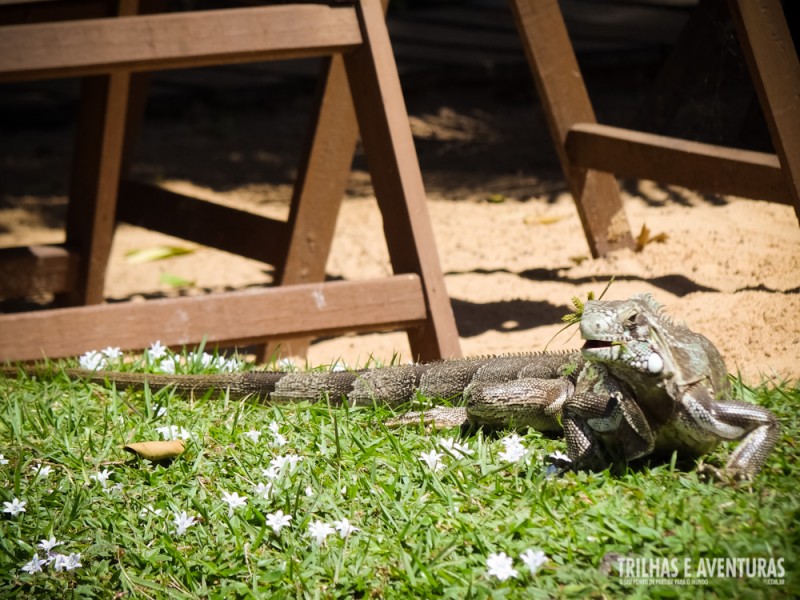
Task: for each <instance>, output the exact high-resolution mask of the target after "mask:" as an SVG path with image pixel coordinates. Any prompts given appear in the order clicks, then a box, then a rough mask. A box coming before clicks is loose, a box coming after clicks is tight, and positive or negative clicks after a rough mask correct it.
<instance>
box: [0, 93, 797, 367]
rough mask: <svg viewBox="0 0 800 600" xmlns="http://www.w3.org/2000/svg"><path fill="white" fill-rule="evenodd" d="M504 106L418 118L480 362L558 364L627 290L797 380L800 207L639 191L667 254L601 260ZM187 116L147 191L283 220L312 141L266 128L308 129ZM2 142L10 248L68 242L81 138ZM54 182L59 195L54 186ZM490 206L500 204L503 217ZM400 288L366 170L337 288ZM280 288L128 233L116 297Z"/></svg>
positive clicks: (123, 234)
mask: <svg viewBox="0 0 800 600" xmlns="http://www.w3.org/2000/svg"><path fill="white" fill-rule="evenodd" d="M504 102H505V104H503V103H502V102H501V103H499V104H498V103H497V102H496V98H491V97H490V98H484V99H483V100H480V101H476V102H475V103H474V104H471V105H467V106H456V107H455V108H453V107H447V106H442V103H441V102H440V101H439V100H438V99H436V101H435V102H434V101H433V100H431V101H430V102H429V103H427V104H426V101H425V99H422V100H419V101H412V103H411V104H412V106H411V109H412V110H411V112H412V130H413V131H414V134H415V139H416V142H417V146H418V150H419V152H420V162H421V165H422V170H423V174H424V177H425V182H426V188H427V190H428V195H429V200H430V201H429V211H430V215H431V219H432V222H433V226H434V230H435V235H436V239H437V243H438V248H439V253H440V257H441V262H442V266H443V269H444V271H445V273H446V285H447V289H448V292H449V294H450V297H451V298H452V303H453V309H454V311H455V316H456V320H457V323H458V328H459V333H460V335H461V344H462V349H463V351H464V353H465V354H488V353H503V352H518V351H524V350H531V349H541V348H543V347H544V346H545V344H547V343H548V341H550V340H551V338H552V337H553V335H554V334H555V333H556V331H557V330H558V329H559V328H560V325H559V319H560V317H561V316H562V315H563V314H565V313H567V312H569V311H570V298H571V297H572V296H580V297H584V298H585V297H586V294H587V293H588V292H589V291H592V290H593V291H595V292H600V291H601V290H602V289H603V287H604V286H605V282H606V281H607V280H608V278H610V277H611V276H614V277H616V281H615V283H614V284H613V285H612V286H611V289H610V290H609V292H608V294H607V298H609V299H620V298H625V297H628V296H630V295H632V294H636V293H642V292H649V293H652V294H653V295H654V296H655V298H656V299H657V300H659V301H660V302H662V303H663V304H665V305H666V308H667V310H668V312H669V313H670V314H671V315H673V316H674V317H675V318H676V319H678V320H682V321H686V322H687V323H688V324H689V326H690V327H691V328H692V329H694V330H696V331H699V332H701V333H703V334H705V335H706V336H708V337H709V338H710V339H711V340H712V341H713V342H714V343H715V344H716V345H717V346H718V348H719V349H720V350H721V352H722V353H723V355H724V357H725V359H726V361H727V365H728V367H729V369H730V370H731V371H733V372H737V371H738V372H740V373H741V374H742V375H743V376H744V377H745V379H746V380H747V381H749V382H752V383H755V382H758V381H760V380H761V379H762V378H765V377H767V378H772V379H777V380H787V379H788V380H798V379H800V319H799V318H798V315H800V227H798V221H797V219H796V217H795V215H794V211H793V210H792V208H790V207H788V206H784V205H777V204H769V203H765V202H757V201H751V200H746V199H740V198H731V197H726V198H719V197H707V196H701V195H698V194H696V193H693V192H690V191H687V190H683V189H680V188H674V187H663V186H658V185H656V184H653V183H651V182H646V181H643V182H635V183H626V185H625V186H624V188H625V192H624V201H625V208H626V211H627V214H628V218H629V220H630V222H631V226H632V229H633V231H634V233H638V232H639V230H640V229H641V227H642V226H643V225H646V226H647V227H648V228H649V229H650V230H651V232H652V233H654V234H658V233H664V234H666V240H665V241H664V242H662V243H653V244H649V245H647V246H646V247H645V248H644V250H643V251H642V252H638V253H636V252H631V251H623V252H617V253H614V254H612V255H610V256H608V257H605V258H601V259H591V258H590V256H589V251H588V247H587V244H586V241H585V239H584V237H583V232H582V230H581V227H580V223H579V220H578V216H577V212H576V210H575V208H574V205H573V204H572V200H571V198H570V197H569V195H568V194H567V193H566V192H565V191H564V183H563V181H562V180H561V179H560V176H559V173H558V171H557V169H556V168H555V164H554V162H553V160H552V155H553V152H552V146H550V144H549V140H548V138H547V136H546V133H545V131H544V125H543V121H542V120H541V117H540V115H537V114H536V111H535V110H531V109H530V105H529V104H528V103H527V100H526V99H524V98H523V99H522V100H521V101H516V100H515V99H514V98H512V99H511V100H508V99H507V98H506V99H505V100H504ZM300 106H301V107H303V106H306V105H304V104H303V103H302V102H300ZM189 114H190V116H189V117H187V118H184V119H182V120H177V121H171V122H169V123H167V124H164V123H161V124H160V125H158V124H157V125H158V126H156V127H154V128H149V129H146V130H145V132H144V140H143V144H142V147H143V151H142V152H141V156H142V157H144V158H141V159H140V160H139V161H137V163H136V165H135V167H134V175H135V176H137V177H139V178H140V179H149V180H151V181H158V182H159V183H160V184H161V185H164V186H165V187H168V188H170V189H173V190H175V191H180V192H184V193H191V194H194V195H196V196H199V197H203V198H207V199H209V200H212V201H216V202H221V203H225V204H229V205H232V206H237V207H240V208H244V209H246V210H251V211H253V212H256V213H260V214H264V215H269V216H275V217H283V216H285V215H286V214H287V212H288V209H287V203H286V200H287V198H288V195H289V190H290V187H289V185H290V181H291V176H292V174H293V171H292V168H293V165H291V164H285V163H283V162H281V159H279V158H276V157H277V156H278V155H279V154H281V153H283V151H285V150H287V147H284V146H288V150H290V151H294V150H296V145H295V146H292V145H291V144H289V143H288V142H286V141H285V140H288V139H290V138H291V139H292V140H294V139H297V138H298V137H299V136H297V135H293V136H282V135H278V136H274V137H268V138H267V137H264V136H263V135H261V133H260V132H261V131H262V126H263V127H266V125H276V123H277V124H278V127H279V128H280V126H281V125H282V126H285V127H287V128H292V127H294V124H293V123H294V122H293V121H292V120H291V119H290V118H288V117H287V116H286V115H283V114H280V112H279V111H278V112H277V113H275V114H273V115H272V117H271V119H272V120H271V121H270V123H261V122H259V121H256V122H255V124H253V123H252V121H251V120H248V121H247V122H248V123H249V124H248V125H247V127H238V126H237V124H236V122H235V121H234V122H233V124H231V122H229V121H224V120H222V121H220V119H218V118H216V117H214V116H213V115H212V116H211V117H209V116H208V115H206V114H200V115H199V116H198V115H197V114H194V113H189ZM245 116H248V115H245ZM248 117H249V116H248ZM259 118H260V117H259ZM241 119H242V122H244V116H242V117H241ZM198 123H200V125H198ZM208 123H211V125H208ZM292 131H294V130H292ZM5 137H6V139H7V141H8V144H7V145H5V150H2V149H0V160H2V165H3V168H4V169H8V170H9V171H10V172H11V173H12V179H7V180H6V181H5V183H4V184H3V186H2V192H3V193H2V201H1V202H0V209H1V210H0V247H2V246H14V245H21V244H30V243H50V242H59V241H62V240H63V232H62V231H61V229H60V227H61V224H62V221H63V215H64V209H65V205H66V198H65V193H64V189H65V187H66V186H65V185H64V180H65V173H66V171H67V169H65V168H64V167H63V166H58V165H63V163H64V162H65V161H64V160H63V159H64V157H65V156H66V155H67V154H68V150H69V142H68V139H69V131H68V129H55V130H52V131H51V130H48V131H43V132H39V134H38V135H36V136H33V137H32V136H30V135H29V134H27V133H25V132H19V133H15V132H12V133H9V134H7V135H6V136H5ZM531 140H535V141H534V142H532V141H531ZM62 148H66V150H62ZM192 152H194V154H192ZM290 153H291V152H290ZM164 165H167V166H166V167H165V166H164ZM170 165H172V166H170ZM43 172H44V173H48V177H52V179H54V180H55V182H56V183H55V184H52V185H51V184H49V183H48V177H42V175H41V173H43ZM254 172H257V173H258V177H255V176H253V173H254ZM267 172H270V173H271V174H275V173H277V174H278V177H277V182H270V183H267V182H265V181H263V179H266V178H267V177H266V175H269V174H270V173H267ZM492 195H495V196H494V200H501V201H499V202H498V201H495V202H490V201H488V200H487V198H489V197H490V196H492ZM162 244H169V245H178V246H182V247H186V248H192V249H193V250H194V251H193V252H191V253H189V254H186V255H183V256H177V257H173V258H169V259H166V260H162V261H158V262H149V263H142V264H132V263H130V262H129V261H128V260H127V259H126V253H127V252H128V251H130V250H137V249H143V248H149V247H152V246H157V245H162ZM389 272H390V266H389V262H388V258H387V252H386V246H385V242H384V240H383V237H382V230H381V218H380V214H379V212H378V210H377V207H376V203H375V201H374V198H373V197H372V191H371V187H370V186H369V177H368V175H367V174H366V172H365V170H364V166H363V161H359V159H357V161H356V168H355V171H354V173H353V176H352V178H351V182H350V186H349V190H348V199H347V200H346V201H345V203H344V207H343V210H342V213H341V215H340V218H339V221H338V225H337V234H336V238H335V241H334V246H333V249H332V253H331V258H330V260H329V263H328V273H329V275H330V276H331V277H345V278H348V279H359V278H370V277H380V276H383V275H386V274H388V273H389ZM163 273H168V274H172V275H177V276H179V277H181V278H183V279H185V280H187V281H192V282H193V285H192V286H191V287H190V288H188V289H183V290H177V289H175V288H173V287H171V286H170V285H168V284H166V283H163V282H162V280H161V275H162V274H163ZM271 281H272V269H271V267H269V266H268V265H264V264H261V263H257V262H254V261H250V260H246V259H242V258H240V257H235V256H231V255H229V254H226V253H224V252H220V251H216V250H213V249H209V248H202V247H197V246H196V245H194V244H191V243H189V242H185V241H182V240H176V239H171V238H168V237H166V236H163V235H160V234H157V233H153V232H148V231H144V230H141V229H138V228H135V227H132V226H128V225H121V226H120V227H119V229H118V233H117V236H116V239H115V242H114V247H113V253H112V260H111V264H110V268H109V273H108V281H107V295H108V297H109V298H110V299H130V298H133V299H135V298H138V297H142V296H144V295H147V296H152V295H155V296H170V295H175V294H178V293H182V294H196V293H209V292H215V291H221V290H227V289H241V288H244V287H247V286H259V285H265V284H269V283H270V282H271ZM107 343H108V344H111V345H113V344H114V340H111V339H109V340H108V341H107ZM579 345H580V340H579V337H578V336H573V337H571V338H570V336H569V334H562V335H561V336H559V337H558V338H557V339H556V340H554V341H553V342H551V343H550V347H551V348H554V349H558V348H575V347H578V346H579ZM394 353H399V354H400V355H401V357H402V358H403V359H404V360H406V359H410V358H411V356H410V355H409V348H408V343H407V340H406V336H405V334H404V333H402V332H395V333H388V334H369V335H360V336H355V335H354V336H345V337H340V338H336V339H327V340H321V341H317V342H316V343H315V344H314V345H313V346H312V348H311V350H310V354H309V360H310V362H311V363H312V364H320V363H330V362H331V361H332V360H335V359H337V358H341V359H344V360H345V361H347V362H348V363H350V364H357V363H359V362H363V361H364V360H365V359H366V358H367V357H369V356H370V355H373V356H376V357H379V358H383V359H388V358H390V357H391V356H392V355H393V354H394Z"/></svg>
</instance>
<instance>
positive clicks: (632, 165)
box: [566, 123, 792, 205]
mask: <svg viewBox="0 0 800 600" xmlns="http://www.w3.org/2000/svg"><path fill="white" fill-rule="evenodd" d="M566 148H567V154H568V155H569V158H570V160H571V161H572V162H573V163H574V164H576V165H580V166H582V167H586V168H590V169H597V170H599V171H606V172H608V173H615V174H617V175H618V176H620V177H631V178H635V179H652V180H654V181H659V182H662V183H672V184H676V185H682V186H685V187H688V188H692V189H696V190H700V191H703V192H709V193H713V194H734V195H738V196H744V197H745V198H753V199H758V200H769V201H772V202H780V203H784V204H790V205H791V204H792V196H791V194H790V193H789V190H788V189H787V187H786V183H785V181H784V178H783V173H782V172H781V165H780V162H779V161H778V157H777V156H775V155H774V154H766V153H764V152H752V151H749V150H738V149H734V148H728V147H724V146H715V145H712V144H703V143H700V142H693V141H688V140H681V139H677V138H672V137H666V136H662V135H655V134H652V133H644V132H641V131H632V130H630V129H621V128H619V127H610V126H608V125H598V124H596V123H592V124H578V125H574V126H573V127H572V128H571V129H570V130H569V133H568V134H567V143H566Z"/></svg>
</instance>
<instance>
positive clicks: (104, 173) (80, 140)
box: [0, 0, 139, 306]
mask: <svg viewBox="0 0 800 600" xmlns="http://www.w3.org/2000/svg"><path fill="white" fill-rule="evenodd" d="M138 9H139V3H138V1H137V0H120V2H119V4H118V5H117V10H118V12H119V14H120V15H121V16H129V15H133V14H135V13H136V11H137V10H138ZM8 29H14V28H13V27H9V28H4V29H3V31H4V32H5V31H7V30H8ZM0 39H4V35H3V36H0ZM130 80H131V78H130V73H129V72H126V71H118V72H115V73H111V74H109V75H96V76H93V77H85V78H84V79H83V80H82V81H81V99H80V109H79V112H78V125H77V132H76V134H75V146H74V148H73V157H72V176H71V180H70V191H69V205H68V208H67V219H66V238H67V239H66V247H67V249H68V250H69V251H70V252H75V253H77V255H78V256H79V264H78V273H77V282H76V284H75V286H74V287H73V288H72V289H71V290H69V291H68V292H67V293H65V294H62V295H60V296H59V297H58V300H59V302H61V303H64V304H67V305H71V306H75V305H81V304H98V303H100V302H102V301H103V297H104V295H103V289H104V287H105V277H106V267H107V265H108V257H109V255H110V254H111V242H112V240H113V236H114V225H115V216H116V204H117V190H118V188H119V180H120V169H121V166H122V154H123V147H124V140H125V124H126V120H127V116H128V95H129V91H130Z"/></svg>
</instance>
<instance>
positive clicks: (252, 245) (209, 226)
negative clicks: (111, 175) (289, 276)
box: [117, 181, 289, 265]
mask: <svg viewBox="0 0 800 600" xmlns="http://www.w3.org/2000/svg"><path fill="white" fill-rule="evenodd" d="M117 218H118V220H120V221H125V222H126V223H130V224H132V225H138V226H139V227H144V228H146V229H151V230H153V231H160V232H161V233H166V234H167V235H172V236H175V237H179V238H182V239H185V240H191V241H193V242H197V243H198V244H203V245H204V246H211V247H212V248H218V249H220V250H225V251H226V252H231V253H233V254H238V255H240V256H246V257H247V258H252V259H254V260H260V261H262V262H265V263H269V264H273V265H274V264H280V263H281V262H282V261H283V260H284V256H285V255H286V246H287V245H288V243H289V229H288V227H287V225H286V223H285V222H283V221H278V220H275V219H270V218H268V217H262V216H260V215H256V214H253V213H249V212H246V211H243V210H238V209H235V208H229V207H227V206H222V205H220V204H214V203H213V202H207V201H205V200H199V199H197V198H191V197H189V196H184V195H183V194H178V193H175V192H171V191H169V190H165V189H163V188H159V187H156V186H152V185H148V184H146V183H139V182H136V181H124V182H122V184H121V186H120V190H119V208H118V215H117Z"/></svg>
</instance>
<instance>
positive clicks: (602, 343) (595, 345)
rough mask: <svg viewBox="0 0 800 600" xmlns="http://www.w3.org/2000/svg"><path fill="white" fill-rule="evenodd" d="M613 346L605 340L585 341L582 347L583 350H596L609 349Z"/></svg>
mask: <svg viewBox="0 0 800 600" xmlns="http://www.w3.org/2000/svg"><path fill="white" fill-rule="evenodd" d="M612 345H613V344H612V343H611V342H609V341H606V340H586V343H585V344H584V345H583V349H584V350H596V349H600V348H610V347H611V346H612Z"/></svg>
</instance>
